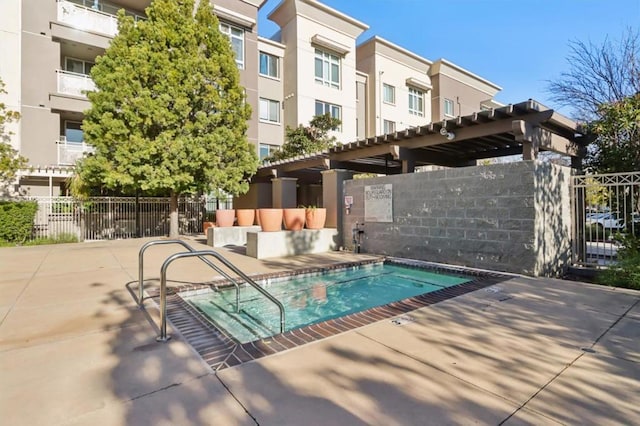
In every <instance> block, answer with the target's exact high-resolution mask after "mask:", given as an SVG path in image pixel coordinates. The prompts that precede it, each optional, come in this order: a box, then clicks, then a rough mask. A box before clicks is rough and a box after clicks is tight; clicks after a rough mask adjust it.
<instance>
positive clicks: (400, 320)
mask: <svg viewBox="0 0 640 426" xmlns="http://www.w3.org/2000/svg"><path fill="white" fill-rule="evenodd" d="M415 321H416V320H415V318H413V317H410V316H409V315H403V316H401V317H398V318H394V319H392V320H391V323H392V324H394V325H406V324H409V323H412V322H415Z"/></svg>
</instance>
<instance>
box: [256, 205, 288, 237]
mask: <svg viewBox="0 0 640 426" xmlns="http://www.w3.org/2000/svg"><path fill="white" fill-rule="evenodd" d="M258 214H259V215H260V226H261V227H262V230H263V231H264V232H275V231H280V230H281V229H282V209H260V210H258Z"/></svg>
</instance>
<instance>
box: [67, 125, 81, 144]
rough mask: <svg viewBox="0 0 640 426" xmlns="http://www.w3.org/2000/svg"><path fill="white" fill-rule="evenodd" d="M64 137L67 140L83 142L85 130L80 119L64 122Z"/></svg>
mask: <svg viewBox="0 0 640 426" xmlns="http://www.w3.org/2000/svg"><path fill="white" fill-rule="evenodd" d="M64 137H65V139H66V140H67V142H72V143H82V142H84V132H83V131H82V123H81V122H80V121H66V120H65V122H64Z"/></svg>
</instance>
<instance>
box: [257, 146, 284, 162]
mask: <svg viewBox="0 0 640 426" xmlns="http://www.w3.org/2000/svg"><path fill="white" fill-rule="evenodd" d="M279 150H280V146H279V145H269V144H266V143H261V144H260V160H264V159H265V157H268V156H270V155H271V154H273V153H274V152H276V151H279Z"/></svg>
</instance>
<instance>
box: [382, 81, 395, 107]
mask: <svg viewBox="0 0 640 426" xmlns="http://www.w3.org/2000/svg"><path fill="white" fill-rule="evenodd" d="M382 93H383V95H382V96H383V97H382V99H383V100H384V102H385V103H387V104H393V105H395V103H396V88H395V87H393V86H391V85H389V84H383V85H382Z"/></svg>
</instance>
